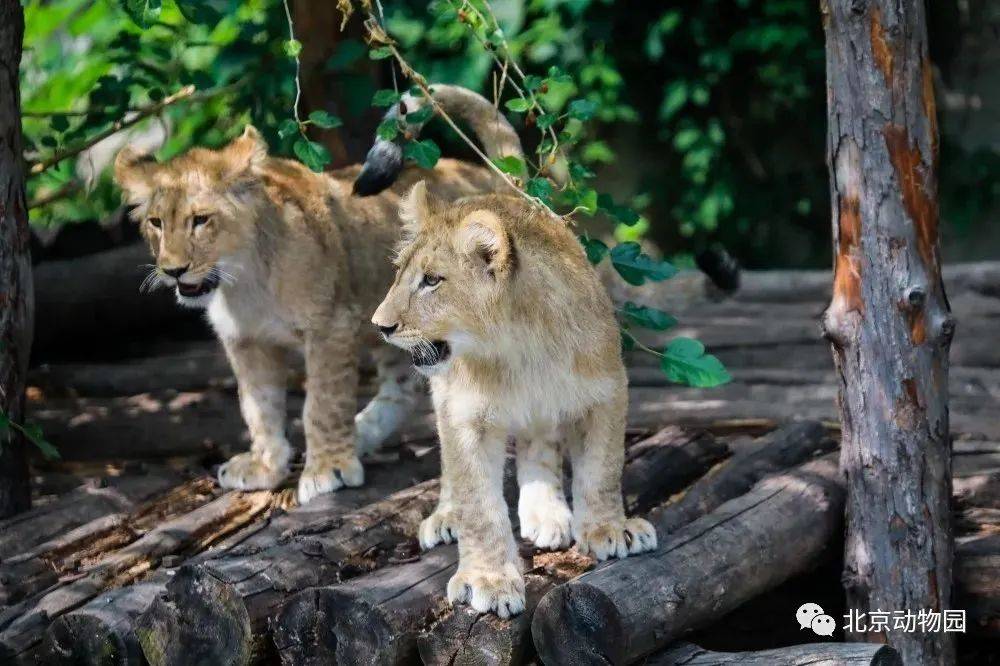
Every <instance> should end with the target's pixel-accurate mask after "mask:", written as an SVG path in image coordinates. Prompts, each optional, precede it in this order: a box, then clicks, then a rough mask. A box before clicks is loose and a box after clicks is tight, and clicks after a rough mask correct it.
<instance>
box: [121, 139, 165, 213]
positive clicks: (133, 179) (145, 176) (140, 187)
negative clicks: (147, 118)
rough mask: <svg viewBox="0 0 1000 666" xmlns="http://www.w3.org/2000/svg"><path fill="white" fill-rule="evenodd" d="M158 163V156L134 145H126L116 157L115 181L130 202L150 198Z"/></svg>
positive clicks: (134, 202) (133, 202)
mask: <svg viewBox="0 0 1000 666" xmlns="http://www.w3.org/2000/svg"><path fill="white" fill-rule="evenodd" d="M157 167H158V164H157V162H156V158H155V157H153V156H152V155H150V154H149V153H145V152H143V151H141V150H136V149H135V148H133V147H132V146H125V147H124V148H122V149H121V150H120V151H118V155H117V156H116V157H115V174H114V175H115V182H116V183H118V186H119V187H120V188H122V191H123V192H124V193H125V199H126V201H128V202H129V203H130V204H136V203H139V202H141V201H143V200H145V199H148V198H149V195H150V194H151V193H152V191H153V188H154V184H153V174H154V173H155V172H156V169H157Z"/></svg>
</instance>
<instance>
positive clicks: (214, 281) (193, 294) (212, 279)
mask: <svg viewBox="0 0 1000 666" xmlns="http://www.w3.org/2000/svg"><path fill="white" fill-rule="evenodd" d="M218 286H219V278H218V277H216V275H215V274H214V273H209V274H208V275H207V276H206V277H205V279H204V280H202V281H201V282H199V283H198V284H185V283H184V282H180V281H178V282H177V293H178V294H180V295H181V296H183V297H185V298H198V297H199V296H204V295H205V294H207V293H209V292H211V291H212V290H213V289H215V288H216V287H218Z"/></svg>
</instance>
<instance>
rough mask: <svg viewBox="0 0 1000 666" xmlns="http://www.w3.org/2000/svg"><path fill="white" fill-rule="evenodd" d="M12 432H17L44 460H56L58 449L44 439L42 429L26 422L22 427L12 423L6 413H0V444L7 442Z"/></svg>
mask: <svg viewBox="0 0 1000 666" xmlns="http://www.w3.org/2000/svg"><path fill="white" fill-rule="evenodd" d="M12 432H19V433H21V435H23V436H24V438H25V439H27V440H28V441H29V442H31V443H32V444H34V445H35V446H36V447H37V448H38V450H39V451H41V453H42V455H43V456H44V457H45V459H46V460H58V459H59V457H60V456H59V449H57V448H56V447H55V446H53V445H52V443H51V442H49V441H48V440H46V439H45V435H44V434H43V433H42V428H41V426H39V425H38V424H37V423H31V422H28V423H26V424H24V425H21V424H20V423H17V422H16V421H12V420H11V418H10V416H8V415H7V413H6V412H0V442H2V441H3V440H5V439H6V440H9V439H10V436H11V433H12Z"/></svg>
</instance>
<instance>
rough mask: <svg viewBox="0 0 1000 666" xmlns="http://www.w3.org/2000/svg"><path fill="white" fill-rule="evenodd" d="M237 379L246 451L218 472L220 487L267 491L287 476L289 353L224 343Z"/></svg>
mask: <svg viewBox="0 0 1000 666" xmlns="http://www.w3.org/2000/svg"><path fill="white" fill-rule="evenodd" d="M223 346H224V347H225V349H226V354H227V355H228V356H229V362H230V364H231V365H232V367H233V373H234V374H235V375H236V381H237V383H238V385H239V393H240V411H241V412H242V413H243V419H244V421H246V424H247V427H248V428H249V429H250V440H251V445H250V451H249V452H248V453H241V454H239V455H237V456H234V457H233V458H232V459H231V460H229V462H227V463H225V464H223V465H222V466H221V467H220V468H219V485H221V486H222V487H223V488H231V489H234V490H270V489H272V488H277V487H278V486H279V485H280V484H281V482H282V481H283V480H284V479H285V477H286V476H287V475H288V460H289V458H290V457H291V453H292V449H291V447H290V446H289V444H288V440H287V439H285V382H286V381H287V378H288V351H287V350H286V349H284V348H282V347H277V346H274V345H269V344H264V343H259V342H254V341H246V340H241V341H236V340H226V339H223Z"/></svg>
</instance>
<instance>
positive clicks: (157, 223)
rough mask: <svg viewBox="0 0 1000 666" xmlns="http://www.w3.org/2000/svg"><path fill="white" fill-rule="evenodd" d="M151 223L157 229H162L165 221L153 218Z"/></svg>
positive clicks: (150, 220) (150, 219)
mask: <svg viewBox="0 0 1000 666" xmlns="http://www.w3.org/2000/svg"><path fill="white" fill-rule="evenodd" d="M149 223H150V224H152V225H153V226H154V227H156V228H157V229H159V228H160V227H162V226H163V220H161V219H160V218H158V217H151V218H149Z"/></svg>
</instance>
